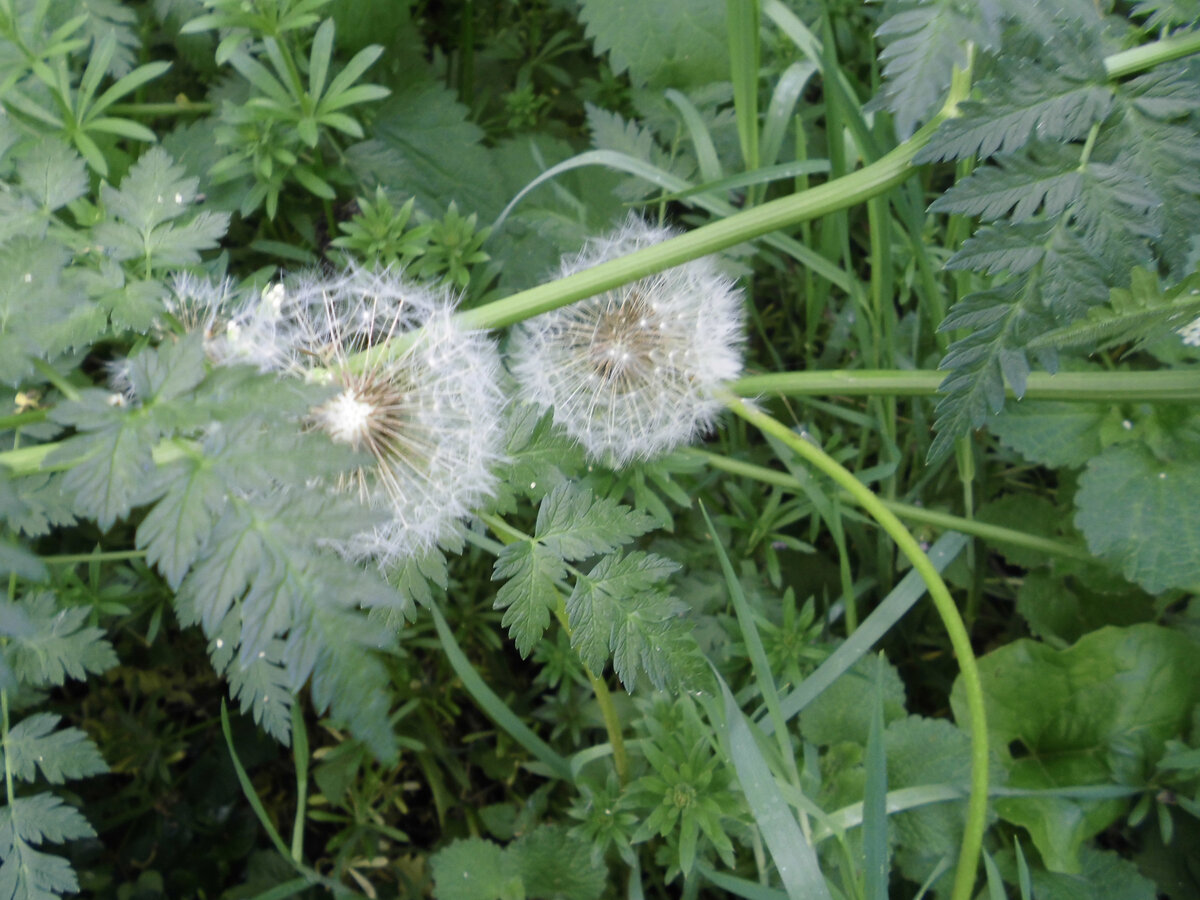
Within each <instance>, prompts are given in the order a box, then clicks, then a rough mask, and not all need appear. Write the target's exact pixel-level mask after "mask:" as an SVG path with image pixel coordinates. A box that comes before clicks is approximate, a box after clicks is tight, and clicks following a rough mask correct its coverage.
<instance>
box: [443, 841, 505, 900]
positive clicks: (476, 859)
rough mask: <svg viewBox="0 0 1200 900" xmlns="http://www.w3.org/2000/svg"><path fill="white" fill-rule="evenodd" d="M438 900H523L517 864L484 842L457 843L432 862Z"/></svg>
mask: <svg viewBox="0 0 1200 900" xmlns="http://www.w3.org/2000/svg"><path fill="white" fill-rule="evenodd" d="M429 862H430V867H431V868H432V870H433V883H434V895H435V896H436V897H437V900H520V898H521V897H523V896H524V888H523V886H522V883H521V876H520V873H519V871H518V868H517V861H516V859H514V858H513V857H512V856H511V855H510V854H508V853H506V852H505V851H504V849H503V848H501V847H500V846H499V845H498V844H496V843H494V842H492V841H487V840H483V839H482V838H466V839H465V840H457V841H454V842H453V843H452V844H450V845H449V846H447V847H444V848H442V849H441V850H439V851H438V852H437V853H435V854H434V855H433V856H432V857H431V858H430V861H429Z"/></svg>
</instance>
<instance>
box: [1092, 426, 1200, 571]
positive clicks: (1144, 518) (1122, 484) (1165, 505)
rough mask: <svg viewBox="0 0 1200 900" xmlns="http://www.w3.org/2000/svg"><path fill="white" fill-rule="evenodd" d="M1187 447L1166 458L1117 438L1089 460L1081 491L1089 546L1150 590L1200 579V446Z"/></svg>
mask: <svg viewBox="0 0 1200 900" xmlns="http://www.w3.org/2000/svg"><path fill="white" fill-rule="evenodd" d="M1185 446H1187V445H1185V444H1184V443H1183V442H1180V448H1179V452H1178V453H1177V454H1176V455H1175V456H1174V457H1173V458H1171V459H1165V460H1164V459H1158V458H1156V457H1155V456H1154V454H1152V453H1151V452H1150V450H1149V449H1148V448H1146V447H1144V446H1141V445H1134V444H1116V445H1113V446H1111V447H1109V448H1108V449H1107V450H1105V451H1104V452H1103V453H1101V454H1100V455H1099V456H1097V457H1095V458H1094V459H1093V460H1092V461H1091V462H1090V463H1089V464H1088V467H1087V470H1086V471H1085V472H1084V473H1083V475H1082V476H1081V477H1080V479H1079V492H1078V493H1077V494H1076V496H1075V503H1076V506H1077V508H1078V512H1076V514H1075V525H1076V526H1077V527H1078V528H1079V530H1080V531H1082V532H1083V535H1084V537H1085V538H1087V543H1088V549H1089V550H1091V551H1092V552H1093V553H1095V554H1096V555H1097V556H1100V557H1103V558H1105V559H1108V560H1110V561H1111V562H1112V563H1114V564H1115V565H1116V566H1117V567H1118V568H1119V569H1120V570H1121V572H1122V573H1123V574H1124V575H1125V577H1126V578H1128V579H1130V580H1131V581H1134V582H1136V583H1137V584H1139V585H1141V586H1142V587H1143V588H1145V589H1146V590H1147V591H1150V592H1151V593H1160V592H1161V591H1164V590H1167V589H1168V588H1173V587H1179V588H1185V589H1194V588H1195V587H1196V586H1197V585H1198V584H1200V562H1198V561H1197V556H1196V548H1197V547H1200V505H1197V504H1196V503H1195V502H1194V501H1195V498H1196V497H1197V496H1200V453H1197V452H1196V450H1195V448H1194V447H1189V448H1188V449H1187V450H1184V447H1185Z"/></svg>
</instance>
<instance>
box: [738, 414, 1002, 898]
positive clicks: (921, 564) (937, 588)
mask: <svg viewBox="0 0 1200 900" xmlns="http://www.w3.org/2000/svg"><path fill="white" fill-rule="evenodd" d="M721 400H722V401H723V402H724V403H725V404H726V405H727V406H728V407H729V408H730V409H731V410H732V411H733V412H734V413H736V414H737V415H738V416H740V417H741V418H743V419H745V420H746V421H747V422H749V423H750V424H751V425H753V426H755V427H756V428H758V429H759V430H760V431H762V432H763V433H765V434H769V435H771V436H772V437H775V438H778V439H779V440H780V441H782V442H783V443H785V444H786V445H787V446H788V447H789V448H790V449H791V450H792V451H793V452H795V453H796V455H797V456H799V457H800V458H801V459H803V460H804V461H805V462H807V463H808V464H809V465H811V466H813V468H815V469H817V470H818V471H820V472H822V473H823V474H825V475H827V476H828V477H829V478H830V479H832V480H833V482H834V483H835V484H836V485H837V486H838V487H840V488H841V489H842V490H844V491H845V492H846V493H848V494H849V495H850V496H851V497H853V498H854V500H855V502H856V503H858V504H859V505H860V506H861V507H862V508H863V509H865V510H866V511H867V512H868V513H870V515H871V517H872V518H874V519H875V521H876V522H878V523H879V526H880V527H881V528H883V530H884V531H886V532H887V533H888V534H889V535H890V536H891V538H892V540H893V541H895V542H896V546H897V547H898V548H899V550H900V552H901V553H903V554H904V555H905V556H906V557H908V560H909V562H910V563H912V567H913V568H914V569H915V570H916V571H917V572H918V573H919V574H920V576H921V579H922V580H923V581H924V582H925V586H926V588H927V589H928V591H929V597H930V599H932V600H933V604H934V606H935V607H936V608H937V611H938V615H939V616H941V619H942V624H943V625H944V627H945V629H946V633H947V635H948V636H949V638H950V646H951V647H953V649H954V654H955V656H956V657H957V658H958V666H959V671H960V672H961V674H962V683H963V690H964V693H965V695H966V700H967V709H968V711H969V713H970V723H969V730H970V735H971V792H970V795H969V797H968V798H967V826H966V829H965V830H964V832H963V840H962V846H961V848H960V850H959V856H958V867H957V869H956V871H955V875H954V890H953V893H952V894H951V900H969V898H970V897H971V894H972V890H973V888H974V886H975V873H976V871H977V869H978V866H979V853H980V849H981V848H982V847H983V832H984V829H985V828H986V826H987V800H988V734H987V720H986V714H985V711H984V700H983V685H982V682H981V681H980V678H979V668H978V666H977V665H976V662H975V652H974V651H973V650H972V649H971V639H970V636H969V635H968V634H967V629H966V626H965V625H964V624H963V620H962V616H960V615H959V612H958V607H957V606H955V603H954V598H953V597H951V596H950V590H949V589H948V588H947V587H946V583H945V582H944V581H943V580H942V577H941V575H939V574H938V571H937V569H936V568H934V565H933V563H931V562H930V561H929V557H928V556H926V555H925V551H924V550H922V549H921V545H920V544H918V543H917V540H916V538H914V537H913V536H912V534H911V533H910V532H909V530H908V529H907V528H905V527H904V525H903V523H901V521H900V520H899V519H898V518H897V517H896V515H895V514H894V513H893V512H891V510H889V509H888V508H887V507H886V506H885V505H884V504H883V502H882V501H881V500H880V498H879V497H877V496H876V495H875V493H874V492H873V491H872V490H871V489H870V488H868V487H867V486H866V485H864V484H863V483H862V482H861V481H859V480H858V479H857V478H855V477H854V474H853V473H852V472H851V471H850V470H849V469H847V468H845V467H844V466H843V465H842V464H841V463H839V462H838V461H837V460H835V459H834V458H833V457H832V456H830V455H829V454H828V453H826V452H825V451H824V450H822V449H821V448H820V447H818V446H817V445H816V444H814V443H811V442H810V441H807V440H805V439H804V438H801V437H800V436H799V435H797V434H796V433H795V432H793V431H791V430H790V429H789V428H788V427H787V426H786V425H784V424H783V423H782V422H779V421H777V420H776V419H773V418H771V417H770V416H768V415H767V414H766V413H763V412H759V411H758V410H756V409H752V408H751V407H749V406H747V405H746V404H745V403H743V402H742V401H741V400H740V399H739V398H738V397H736V396H734V395H733V394H731V393H728V392H725V394H724V396H722V397H721Z"/></svg>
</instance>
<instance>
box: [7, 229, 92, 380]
mask: <svg viewBox="0 0 1200 900" xmlns="http://www.w3.org/2000/svg"><path fill="white" fill-rule="evenodd" d="M70 256H71V254H70V251H68V250H67V248H66V247H64V246H62V245H61V244H59V243H58V242H57V241H54V240H51V239H41V240H38V239H34V238H28V237H18V238H15V239H13V240H11V241H9V242H8V243H7V244H6V245H4V246H3V247H0V381H3V382H4V383H6V384H12V385H16V384H18V383H19V382H20V381H21V380H22V379H23V378H25V377H26V376H27V375H28V374H29V373H30V372H31V371H32V368H33V367H32V365H31V364H30V361H29V360H30V357H35V358H41V359H50V358H52V357H53V356H56V355H57V354H59V353H62V352H64V351H65V350H67V349H68V348H70V347H71V346H73V345H75V344H76V342H77V341H80V339H82V338H85V337H90V336H91V334H90V329H84V333H78V332H77V331H76V329H75V328H74V327H73V323H74V322H75V316H76V315H77V314H79V313H84V314H86V313H87V311H88V309H89V307H90V304H88V303H87V300H86V298H85V297H84V296H83V293H82V292H81V291H80V290H79V288H78V286H77V285H76V284H75V283H73V282H72V281H70V280H69V279H68V278H66V277H65V269H66V266H67V263H68V262H69V260H70Z"/></svg>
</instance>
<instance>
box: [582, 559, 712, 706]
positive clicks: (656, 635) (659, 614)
mask: <svg viewBox="0 0 1200 900" xmlns="http://www.w3.org/2000/svg"><path fill="white" fill-rule="evenodd" d="M678 569H679V566H678V565H677V564H676V563H674V562H672V561H671V560H669V559H664V558H663V557H661V556H655V555H653V554H648V553H643V552H641V551H640V550H639V551H635V552H633V553H630V554H629V555H627V556H622V555H619V554H613V555H611V556H606V557H604V558H603V559H601V560H600V561H599V562H598V563H596V565H595V566H594V567H593V568H592V570H591V572H589V573H588V574H587V575H581V576H580V577H579V578H578V579H576V582H575V589H574V590H573V591H572V592H571V596H570V597H569V598H568V599H567V617H568V622H569V623H570V625H571V646H572V647H573V648H575V650H576V651H577V652H578V653H579V655H580V657H581V658H582V659H583V661H584V663H586V664H587V666H588V668H589V669H591V670H592V672H594V673H595V674H597V675H599V674H600V673H601V672H603V671H604V667H605V666H606V665H607V664H608V659H609V656H610V655H611V656H612V660H613V670H614V671H615V672H616V673H617V677H618V678H620V679H621V684H623V685H624V686H625V689H626V690H627V691H629V692H630V693H632V692H633V690H634V688H635V687H636V686H637V681H638V676H639V674H640V673H645V675H646V677H647V678H649V680H650V682H651V683H652V684H653V685H654V686H655V687H656V688H659V689H660V690H662V689H663V688H665V687H666V685H667V684H668V683H670V682H672V681H675V680H677V678H676V677H674V676H677V675H678V673H679V672H680V671H682V669H683V668H684V663H685V660H686V657H688V656H690V655H691V653H693V652H694V651H695V649H696V647H695V642H694V641H693V640H692V639H691V624H690V623H688V622H686V620H684V619H682V618H680V615H679V614H680V613H681V612H682V611H683V609H684V607H683V605H682V604H681V603H679V602H678V601H677V600H675V599H674V598H672V597H671V596H670V594H669V593H668V592H667V589H666V587H665V585H664V584H663V582H664V581H665V580H666V579H667V578H669V577H670V576H671V574H672V573H674V572H675V571H677V570H678Z"/></svg>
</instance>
